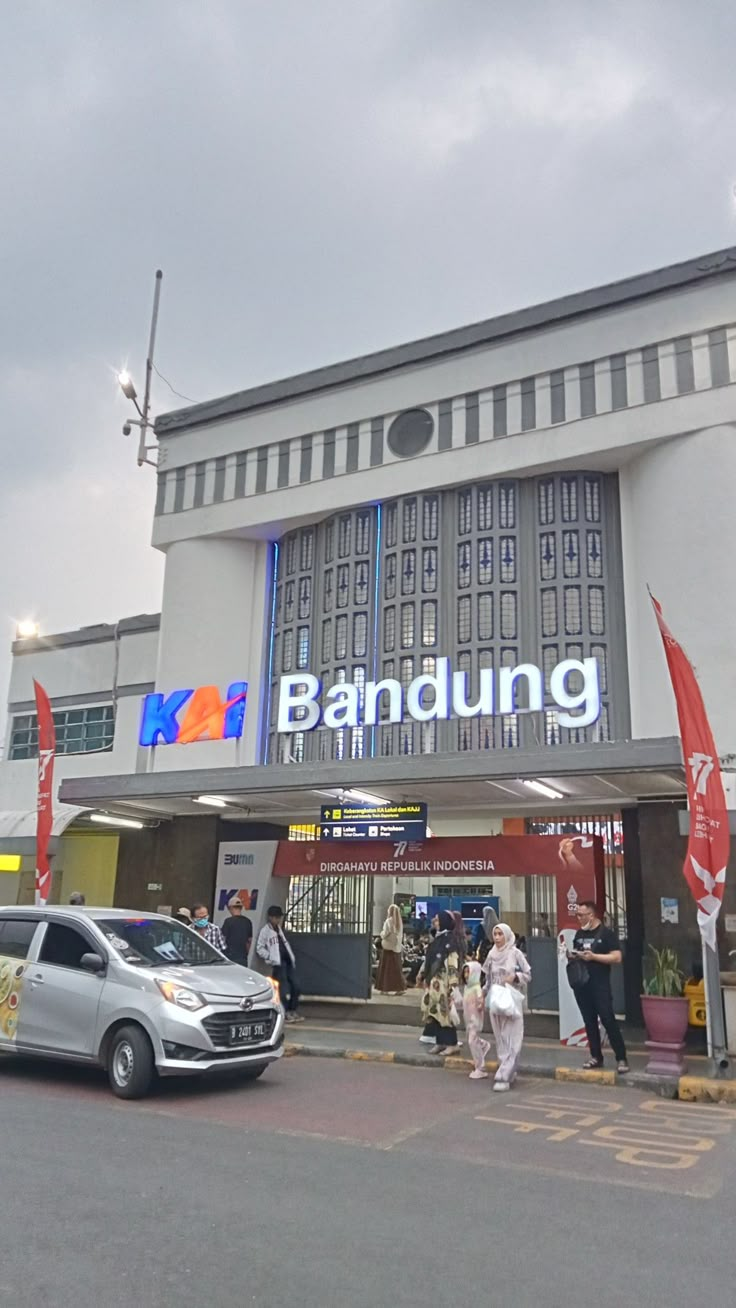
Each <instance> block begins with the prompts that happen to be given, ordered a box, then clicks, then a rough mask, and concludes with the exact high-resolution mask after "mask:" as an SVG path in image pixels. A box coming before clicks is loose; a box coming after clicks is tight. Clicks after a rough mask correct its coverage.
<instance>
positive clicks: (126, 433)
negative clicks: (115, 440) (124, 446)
mask: <svg viewBox="0 0 736 1308" xmlns="http://www.w3.org/2000/svg"><path fill="white" fill-rule="evenodd" d="M132 430H133V428H132V427H131V425H130V423H129V422H126V423H125V424H124V426H123V436H130V433H131V432H132Z"/></svg>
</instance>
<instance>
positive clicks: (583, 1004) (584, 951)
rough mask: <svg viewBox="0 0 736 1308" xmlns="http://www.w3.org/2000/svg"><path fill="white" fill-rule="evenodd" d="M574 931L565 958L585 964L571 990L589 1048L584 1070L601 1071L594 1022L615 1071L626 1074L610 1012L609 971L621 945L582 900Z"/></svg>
mask: <svg viewBox="0 0 736 1308" xmlns="http://www.w3.org/2000/svg"><path fill="white" fill-rule="evenodd" d="M577 919H578V930H577V931H576V932H575V937H574V939H573V942H572V950H570V951H569V953H568V957H569V958H571V959H578V960H579V961H580V962H581V963H584V964H585V967H586V969H587V972H588V979H587V981H586V982H585V983H584V984H583V985H580V986H576V987H575V998H576V999H577V1002H578V1008H579V1009H580V1012H581V1014H582V1018H583V1021H584V1023H585V1030H586V1032H587V1035H588V1044H589V1046H590V1058H589V1059H588V1061H587V1063H584V1064H583V1066H584V1067H589V1068H593V1067H602V1066H603V1050H602V1048H601V1033H600V1027H599V1025H598V1020H599V1018H600V1021H601V1022H602V1023H603V1026H604V1028H605V1031H606V1034H607V1036H608V1039H609V1040H610V1042H611V1048H612V1049H613V1052H614V1054H615V1056H616V1063H617V1070H618V1071H619V1072H621V1073H624V1072H628V1071H629V1064H628V1063H627V1061H626V1046H625V1044H624V1039H623V1036H622V1034H621V1028H620V1027H619V1024H618V1022H617V1021H616V1015H615V1013H614V1011H613V993H612V991H611V968H612V967H613V965H614V964H615V963H620V962H621V958H622V952H621V942H620V941H619V939H618V937H617V936H616V934H615V932H614V931H612V930H611V928H610V927H608V926H604V924H603V922H602V921H601V919H600V917H599V916H598V909H597V906H596V905H595V904H594V903H593V902H592V900H584V901H583V902H582V903H581V904H578V907H577Z"/></svg>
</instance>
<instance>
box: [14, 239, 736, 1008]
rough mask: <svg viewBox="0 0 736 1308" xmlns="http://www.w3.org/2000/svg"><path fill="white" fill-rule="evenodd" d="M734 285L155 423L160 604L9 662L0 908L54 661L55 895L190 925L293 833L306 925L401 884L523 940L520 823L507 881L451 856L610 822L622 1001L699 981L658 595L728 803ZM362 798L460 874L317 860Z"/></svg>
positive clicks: (410, 354)
mask: <svg viewBox="0 0 736 1308" xmlns="http://www.w3.org/2000/svg"><path fill="white" fill-rule="evenodd" d="M735 304H736V250H726V251H721V252H718V253H716V254H712V255H707V256H703V257H701V258H697V259H693V260H691V261H688V262H686V263H683V264H678V265H676V266H673V267H668V268H663V269H659V270H657V271H655V272H652V273H648V274H644V275H641V276H637V277H632V278H629V279H627V280H625V281H621V282H617V283H615V284H612V285H608V286H602V287H597V288H595V289H593V290H590V291H586V292H583V293H580V294H574V295H570V296H566V297H564V298H563V299H559V300H556V301H553V302H551V303H547V304H542V305H537V306H534V307H532V308H528V309H524V310H521V311H519V312H514V313H509V314H505V315H503V316H501V317H497V318H492V319H489V320H488V321H485V322H481V323H476V324H473V325H471V326H469V327H463V328H459V329H457V330H454V331H448V332H445V333H442V334H440V335H437V336H433V337H429V338H427V339H423V340H419V341H413V342H411V343H409V344H406V345H402V346H398V347H395V348H387V349H385V350H382V351H380V352H379V353H376V354H372V355H367V356H365V357H362V358H357V359H351V360H348V361H347V362H344V363H339V364H334V365H330V366H327V367H324V368H320V369H317V370H316V371H312V372H309V373H305V374H303V375H300V376H296V377H291V378H288V379H286V380H283V381H278V382H274V383H272V384H268V385H264V386H259V387H255V388H253V389H250V390H246V391H242V392H240V393H237V394H234V395H229V396H225V397H222V398H220V399H216V400H213V401H211V402H209V403H205V404H199V405H195V406H191V407H189V408H186V409H182V410H180V411H177V412H173V413H168V414H165V415H163V416H162V417H160V418H159V420H158V422H157V426H156V433H157V438H158V445H159V469H158V474H157V475H158V493H157V500H156V509H155V517H154V523H153V546H154V547H155V548H157V549H159V550H162V551H163V552H164V553H165V556H166V565H165V578H164V586H163V597H162V605H161V613H160V615H154V616H143V617H137V618H132V619H128V620H123V621H120V622H118V623H117V624H111V625H101V626H98V627H91V628H86V629H83V630H80V631H75V632H68V633H64V634H63V635H59V636H44V635H41V636H39V637H36V638H32V639H26V640H20V641H18V642H16V644H15V646H14V659H13V670H12V681H11V688H10V695H9V707H8V728H7V733H8V734H7V742H6V750H5V759H4V762H3V763H2V764H0V808H1V809H2V810H3V812H2V813H1V814H0V852H2V851H4V852H5V855H6V857H7V856H10V855H12V854H13V853H14V852H17V853H19V854H20V855H21V857H22V862H21V865H20V867H19V868H18V869H16V870H15V872H11V871H6V872H5V873H3V874H0V898H3V897H4V900H5V902H8V900H9V898H10V899H12V897H13V896H15V897H16V898H23V897H25V896H26V895H27V894H28V886H29V884H31V887H32V868H33V863H32V836H33V832H34V830H35V827H34V817H33V810H34V805H35V768H36V764H35V761H34V751H35V748H36V744H37V737H36V739H35V740H34V723H35V718H34V707H33V688H32V681H33V678H34V677H35V678H37V679H38V680H39V681H40V682H41V683H42V684H43V685H44V686H45V688H46V689H47V691H48V693H49V695H50V696H51V700H52V706H53V708H54V712H55V714H56V720H57V736H58V739H59V759H58V764H57V772H58V775H59V776H60V778H61V784H60V789H59V792H58V805H57V816H56V835H55V840H56V844H55V845H54V847H53V848H54V857H55V860H56V863H55V868H56V872H57V876H56V880H55V891H54V893H55V894H57V895H59V896H63V895H65V894H66V892H67V891H68V890H69V889H71V888H74V889H85V886H86V888H87V891H88V892H89V893H88V899H89V895H90V894H92V895H94V896H95V897H99V896H100V895H106V896H107V897H108V898H107V901H106V902H115V903H117V904H125V905H126V906H135V907H137V908H141V909H146V908H147V909H149V910H154V909H156V908H157V907H159V906H172V907H173V908H174V909H175V908H176V907H178V904H179V903H180V902H187V900H188V899H191V898H192V897H195V896H196V897H204V898H209V899H213V898H215V897H216V894H217V892H218V890H219V889H222V886H223V885H224V884H225V881H224V880H223V877H224V876H225V872H224V868H225V867H227V868H228V869H230V870H231V871H232V877H233V878H234V880H233V884H234V885H236V884H237V879H238V875H241V876H243V875H245V871H246V870H247V871H251V870H252V871H253V874H254V875H255V874H256V873H255V869H256V866H257V865H259V866H260V864H259V856H260V862H261V863H264V861H265V863H264V865H267V866H268V869H269V872H268V875H269V876H270V873H271V872H272V871H273V870H274V867H275V864H276V861H279V863H280V866H281V869H282V880H283V881H284V883H285V885H286V886H288V882H289V877H288V875H286V876H284V875H283V868H284V859H286V860H287V873H288V858H289V854H288V851H287V852H286V853H284V852H283V848H282V846H281V845H280V844H279V845H278V853H277V854H276V853H273V855H268V856H267V853H266V849H267V847H269V848H271V849H272V850H273V849H276V844H277V842H286V841H288V840H289V837H290V836H291V840H292V844H293V847H294V855H293V857H294V871H293V876H292V883H291V902H292V925H293V927H294V929H295V930H297V931H302V932H303V934H304V936H305V937H306V936H310V937H314V936H319V935H320V933H321V934H323V935H324V936H325V937H328V936H333V937H334V936H336V935H339V934H342V935H343V936H350V935H352V936H353V937H358V938H360V939H361V940H362V939H364V938H365V939H366V941H367V937H368V936H369V935H370V932H371V929H372V925H373V923H372V916H373V912H374V911H375V912H379V913H380V912H382V910H383V908H384V907H385V905H386V903H387V902H388V901H389V900H390V899H391V898H392V896H393V895H394V894H397V893H398V894H406V895H410V894H414V895H417V897H419V898H420V899H421V898H422V897H424V898H426V897H427V896H431V895H432V894H434V893H436V892H438V891H439V890H440V889H443V888H445V889H447V888H448V887H449V888H450V889H452V888H453V887H455V888H457V889H458V891H462V893H463V894H465V893H467V894H468V895H471V894H472V893H473V891H474V889H480V888H483V890H484V891H487V890H488V888H489V886H492V887H493V893H494V894H498V896H499V898H500V902H501V907H502V909H503V911H504V913H505V914H506V915H507V916H510V917H511V919H512V924H514V925H516V924H517V923H518V926H517V929H523V930H525V932H526V934H527V935H532V934H533V933H534V931H535V929H536V925H535V924H536V923H538V921H539V920H541V919H542V916H543V915H546V916H547V918H550V915H551V918H550V920H551V921H552V922H553V923H555V922H556V921H557V901H556V899H555V895H554V893H552V892H550V890H549V885H548V882H549V876H548V871H544V870H542V869H537V868H536V867H535V866H534V857H533V845H532V843H531V842H530V844H529V845H528V847H527V848H528V849H529V851H530V852H529V858H530V860H531V863H530V866H529V868H528V869H525V872H526V874H525V875H524V876H523V877H519V876H517V875H516V873H512V874H509V875H508V876H505V875H504V866H503V858H501V859H500V861H499V864H498V867H497V868H496V867H495V865H494V867H493V868H492V869H491V870H490V871H489V870H488V869H487V868H486V869H485V870H482V871H480V872H478V871H475V870H468V869H467V867H466V863H468V862H472V861H473V860H470V859H465V858H464V856H463V845H464V842H465V841H466V840H467V839H469V838H471V837H472V838H476V839H478V838H484V839H488V840H492V839H493V838H503V839H508V840H510V839H512V838H517V839H518V838H522V837H524V836H535V837H541V836H555V837H558V838H559V839H560V840H562V839H563V838H566V839H568V840H574V839H579V840H581V841H582V840H587V839H589V838H590V837H592V836H597V837H599V838H600V841H601V850H602V858H603V875H604V882H605V898H606V904H605V908H606V911H607V912H608V914H609V917H610V919H611V921H612V922H613V923H614V925H616V926H617V927H618V928H619V930H620V931H621V932H622V933H623V934H624V935H626V936H627V939H628V950H627V956H628V958H629V959H630V960H631V962H630V967H631V968H632V975H631V978H630V989H631V993H632V994H633V993H634V992H635V989H636V986H637V985H639V984H640V976H639V977H637V975H636V973H637V969H639V968H640V961H641V955H642V951H643V948H644V943H645V941H646V942H651V943H655V944H658V943H661V942H662V940H667V941H668V942H669V943H672V944H673V945H674V947H675V948H677V949H678V950H679V952H680V955H681V961H682V964H683V966H684V967H685V968H686V970H687V968H688V967H689V963H690V960H691V956H693V957H694V956H696V955H697V950H698V945H697V931H696V927H695V921H694V913H693V911H692V907H691V904H690V903H689V901H688V894H687V889H686V886H685V883H684V881H683V879H682V875H681V868H682V859H683V854H684V834H683V833H684V832H685V831H686V829H687V812H686V793H685V781H684V771H683V760H682V756H681V751H680V744H679V739H678V737H677V725H676V716H675V707H674V700H673V697H672V691H671V687H670V684H669V681H668V677H667V672H666V667H665V663H664V658H663V653H662V648H661V641H660V637H659V633H658V630H657V626H656V622H655V620H654V616H653V613H652V611H651V605H650V599H649V595H648V591H647V587H648V586H649V587H651V589H652V591H653V592H654V594H656V595H657V597H658V599H659V600H660V601H661V603H662V605H663V608H664V612H665V615H666V618H667V620H668V622H669V624H670V626H671V627H672V629H673V631H674V632H675V634H676V635H677V637H678V639H679V640H680V641H681V642H682V644H683V646H684V648H685V649H686V651H687V652H688V654H689V656H690V658H691V659H692V661H693V663H694V665H695V667H696V670H697V674H698V677H699V680H700V683H701V686H702V689H703V694H704V697H705V701H706V706H707V709H708V712H709V715H710V719H711V723H712V726H713V730H714V734H715V737H716V741H717V743H718V747H719V750H720V752H721V760H722V764H723V767H724V769H725V770H726V774H727V775H726V776H725V781H726V785H727V793H729V794H730V793H731V786H730V781H731V779H730V777H729V775H728V772H729V770H730V769H731V768H732V767H733V764H734V761H735V760H736V696H734V693H733V687H734V678H733V666H734V665H733V650H734V648H736V603H734V600H735V599H736V595H735V593H734V592H735V589H736V588H735V585H734V566H733V558H732V555H733V551H732V549H731V548H730V541H731V538H732V517H733V507H732V505H733V494H732V487H733V486H734V485H736V431H735V426H736V310H734V305H735ZM361 795H363V796H365V795H367V796H368V797H373V798H375V799H380V800H382V801H386V802H390V803H396V804H398V803H409V804H413V803H423V804H426V805H427V806H428V812H429V825H430V827H431V831H432V834H433V836H434V837H437V838H439V839H440V840H441V841H442V845H443V846H444V850H445V861H446V864H447V866H449V867H450V868H454V865H455V864H457V871H454V870H452V871H446V872H441V873H437V874H435V873H434V872H432V871H431V870H430V871H429V872H428V873H424V872H422V871H419V872H417V871H416V868H417V866H419V865H420V864H421V862H422V859H421V857H420V854H418V852H417V850H413V851H412V850H411V849H408V850H404V851H402V852H400V853H399V854H397V856H396V858H395V859H394V860H393V862H394V863H398V864H401V860H402V859H405V860H406V871H405V870H404V867H403V866H401V865H400V866H396V867H394V868H393V869H392V871H391V872H390V873H383V872H382V873H381V875H379V876H371V875H366V874H364V873H360V872H359V873H357V874H353V873H352V872H351V871H350V869H349V867H348V865H349V864H350V861H351V860H353V861H355V858H356V855H355V847H354V846H353V847H352V851H351V852H350V853H349V856H348V855H346V860H345V866H346V867H348V870H347V871H342V872H339V873H334V872H329V871H327V872H325V871H324V870H323V868H322V861H323V859H324V857H325V850H324V848H321V846H322V844H323V842H318V841H317V840H316V836H317V834H318V824H319V818H320V809H321V807H322V806H324V805H325V804H326V803H331V802H335V801H337V802H339V801H340V800H341V799H342V798H345V797H347V798H348V799H350V797H351V796H358V797H359V796H361ZM125 823H128V824H133V825H127V826H126V825H124V824H125ZM297 837H300V838H301V839H296V838H297ZM452 841H455V842H457V851H456V854H453V852H452V849H451V846H450V843H449V842H452ZM399 843H400V842H399ZM429 844H431V842H429V841H428V842H427V845H425V846H424V848H425V850H426V848H427V846H428V845H429ZM251 845H255V846H258V849H256V850H255V853H254V852H253V851H251V850H250V846H251ZM225 846H228V847H229V849H227V850H226V849H225ZM297 846H299V847H300V848H299V853H298V855H297ZM302 846H307V847H308V850H305V849H304V848H301V847H302ZM318 846H319V848H318ZM489 848H490V846H489ZM496 848H498V849H499V850H500V846H496ZM239 851H240V852H239ZM249 851H250V852H249ZM309 851H312V852H311V853H309ZM315 851H316V852H315ZM226 856H227V857H229V858H231V859H232V860H237V859H238V858H243V859H245V860H247V859H248V858H251V859H252V860H253V861H252V862H251V863H248V862H247V861H246V862H245V863H240V864H239V863H238V862H237V861H235V862H230V863H228V864H225V862H224V859H225V857H226ZM331 857H332V862H333V863H334V861H335V851H334V845H333V846H331ZM269 858H270V859H271V861H270V863H269V861H268V860H269ZM309 858H312V860H313V862H314V868H316V873H315V871H314V869H313V870H312V872H311V873H310V867H309V864H308V860H309ZM359 861H360V860H359ZM364 861H365V860H364ZM368 861H370V860H368ZM425 861H426V860H425ZM481 861H483V860H482V858H481ZM489 861H490V862H491V863H493V857H492V855H490V854H489V856H488V858H487V859H486V862H489ZM430 863H431V860H430ZM410 865H411V868H412V870H409V867H410ZM514 866H516V864H514ZM241 868H242V869H243V871H242V872H240V869H241ZM317 873H318V874H317ZM258 875H260V873H258ZM310 875H311V881H309V878H310ZM29 877H30V882H29ZM225 879H227V878H225ZM72 880H73V881H74V885H73V886H72ZM307 882H308V884H307ZM77 883H79V884H77ZM338 883H339V884H338ZM242 884H244V883H242ZM731 885H732V886H733V881H732V883H731ZM297 891H298V894H297V893H296V892H297ZM264 893H265V889H264ZM733 896H734V892H733V889H728V890H727V903H726V905H725V910H724V924H727V922H728V918H729V917H730V916H731V913H730V912H729V909H730V910H731V912H733V911H734V910H735V909H736V901H734V898H733ZM732 920H733V919H732ZM333 943H334V942H333ZM728 943H729V944H730V945H731V947H736V938H734V939H732V940H730V941H728ZM325 948H326V946H325ZM335 948H336V946H335ZM361 948H362V946H361ZM325 957H326V955H325ZM335 957H336V955H333V962H334V958H335ZM336 970H337V971H338V972H339V968H337V966H336ZM334 984H335V986H338V990H337V992H338V993H339V983H338V982H337V981H336V982H335V983H334ZM350 984H351V985H353V986H354V988H356V987H357V989H359V988H360V987H359V985H358V982H357V981H356V979H355V977H351V980H350ZM333 989H334V987H333Z"/></svg>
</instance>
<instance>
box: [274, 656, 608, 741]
mask: <svg viewBox="0 0 736 1308" xmlns="http://www.w3.org/2000/svg"><path fill="white" fill-rule="evenodd" d="M573 676H574V677H575V680H576V683H577V684H576V685H575V687H574V688H573V687H571V678H572V677H573ZM522 687H524V688H525V696H524V699H525V702H524V703H523V705H521V706H520V705H519V703H518V694H519V690H520V688H522ZM549 691H550V695H551V696H552V699H553V701H554V703H555V705H556V706H557V709H558V714H557V720H558V722H559V724H560V726H561V727H589V726H590V725H591V723H593V722H596V721H597V720H598V718H599V717H600V712H601V695H600V683H599V678H598V663H597V660H596V659H593V658H589V659H582V660H581V659H565V660H564V661H563V662H562V663H558V664H557V666H556V667H555V668H554V669H553V670H552V673H551V675H550V679H549ZM321 692H322V687H321V685H320V682H319V680H318V679H317V677H315V676H313V675H312V674H311V673H309V672H302V673H297V674H296V675H294V676H289V677H282V678H281V680H280V682H279V708H278V731H279V732H282V733H287V732H291V731H313V730H314V728H315V727H319V726H325V727H332V728H333V729H337V728H339V727H363V726H365V727H372V726H376V725H377V724H378V723H379V722H381V723H389V722H394V723H396V722H402V721H403V720H404V718H405V717H407V716H408V717H410V718H413V719H414V721H415V722H431V721H433V720H435V719H436V720H440V721H444V720H445V719H447V718H450V717H457V718H478V717H494V716H496V715H506V714H510V713H541V712H542V711H543V710H544V709H545V708H549V707H551V705H545V702H544V677H543V675H542V671H541V668H538V667H536V665H535V664H533V663H520V664H519V666H518V667H515V668H499V670H498V672H495V671H494V669H493V668H482V669H481V671H480V686H479V695H478V698H477V700H475V702H474V703H469V702H468V675H467V673H466V672H451V670H450V660H449V659H447V658H442V659H437V671H436V673H434V674H430V673H425V674H423V675H422V676H421V677H416V679H415V680H414V681H412V683H411V685H410V686H409V687H408V688H407V690H406V694H404V690H403V688H402V686H401V684H400V683H399V682H398V681H394V680H393V679H388V680H386V681H369V682H367V684H366V687H365V692H364V694H363V695H361V692H360V690H359V688H358V687H357V686H355V685H353V684H352V683H350V682H340V683H339V684H338V685H336V686H331V687H330V688H329V690H327V691H325V693H324V695H322V693H321ZM428 692H431V694H432V696H433V698H432V700H431V702H425V697H427V695H428ZM320 696H321V701H320ZM384 704H386V705H388V714H387V715H383V716H382V714H381V710H382V708H383V705H384Z"/></svg>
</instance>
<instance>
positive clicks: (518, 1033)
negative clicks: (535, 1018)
mask: <svg viewBox="0 0 736 1308" xmlns="http://www.w3.org/2000/svg"><path fill="white" fill-rule="evenodd" d="M515 940H516V937H515V935H514V932H513V931H512V930H511V927H510V926H507V924H506V923H505V922H498V923H497V924H496V926H495V927H494V928H493V948H492V949H491V950H490V952H489V954H488V957H487V958H486V961H485V963H484V965H483V973H484V975H485V977H486V989H487V990H490V988H491V987H492V986H503V987H509V988H510V989H512V990H513V991H514V992H515V994H514V1001H513V1008H512V1011H511V1012H510V1013H504V1014H501V1013H494V1012H493V1009H492V1008H491V1026H492V1027H493V1034H494V1036H495V1037H496V1053H497V1054H498V1071H497V1072H496V1079H495V1081H494V1083H493V1089H494V1090H509V1089H510V1088H511V1086H512V1085H513V1084H514V1081H515V1080H516V1069H517V1067H518V1063H519V1056H520V1054H521V1044H522V1041H523V1039H524V997H525V994H526V987H527V986H528V984H529V981H530V980H531V975H532V973H531V968H530V967H529V964H528V963H527V961H526V958H525V957H524V955H523V954H522V952H521V950H520V949H517V947H516V943H515Z"/></svg>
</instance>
